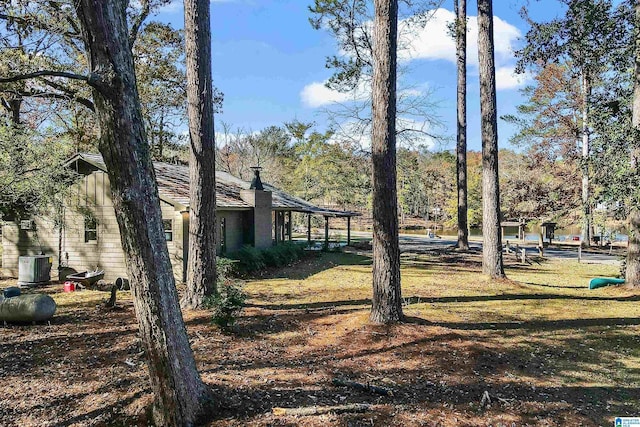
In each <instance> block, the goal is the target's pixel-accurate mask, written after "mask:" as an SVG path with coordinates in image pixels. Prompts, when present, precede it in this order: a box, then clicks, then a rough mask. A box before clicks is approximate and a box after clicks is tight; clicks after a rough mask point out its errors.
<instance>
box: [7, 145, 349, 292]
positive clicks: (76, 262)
mask: <svg viewBox="0 0 640 427" xmlns="http://www.w3.org/2000/svg"><path fill="white" fill-rule="evenodd" d="M65 166H66V167H69V168H73V169H74V170H75V171H76V172H77V173H78V174H79V175H80V177H81V179H79V180H78V181H77V182H76V183H75V184H74V185H73V186H72V187H71V188H70V191H69V195H68V196H67V197H65V201H64V203H63V206H62V208H61V209H60V208H58V209H57V211H56V210H55V209H51V210H50V212H48V213H46V214H43V215H40V216H38V217H36V218H15V219H13V220H11V221H5V222H4V224H3V226H2V249H3V251H2V267H3V270H4V271H3V273H4V274H6V275H10V276H14V277H15V276H17V274H18V271H17V270H18V257H19V256H22V255H36V254H41V253H44V254H46V255H50V256H51V257H52V258H53V267H54V268H53V270H56V267H58V268H61V267H69V268H72V269H73V270H76V271H85V270H93V269H95V268H99V269H102V270H104V271H105V279H107V280H114V279H115V278H117V277H121V276H122V277H124V276H126V267H125V260H124V254H123V251H122V247H121V242H120V233H119V229H118V224H117V221H116V215H115V211H114V208H113V204H112V201H111V195H110V189H109V177H108V175H107V172H106V166H105V164H104V161H103V160H102V157H101V156H100V155H97V154H87V153H80V154H76V155H75V156H73V157H72V158H71V159H69V160H68V161H67V162H66V164H65ZM154 169H155V173H156V180H157V182H158V190H159V194H160V205H161V209H162V218H163V224H164V232H165V237H166V240H167V246H168V248H169V255H170V257H171V263H172V265H173V272H174V275H175V277H176V280H177V281H184V280H186V266H187V257H188V247H189V244H188V239H189V233H188V230H189V168H188V166H184V165H176V164H169V163H161V162H154ZM216 203H217V210H216V217H217V218H216V219H217V223H218V227H219V228H218V231H219V232H218V235H217V249H218V253H219V254H228V253H232V252H235V251H237V250H238V249H240V248H241V247H242V246H243V245H251V246H254V247H256V248H266V247H269V246H271V245H273V244H278V243H279V242H282V241H284V240H290V239H291V238H292V213H293V212H298V213H302V214H305V215H307V218H308V221H307V227H308V230H307V238H308V239H309V240H310V239H311V216H312V215H320V216H323V217H324V218H325V240H327V239H328V223H329V218H330V217H346V218H347V220H348V223H349V224H350V218H351V216H354V215H357V214H356V213H352V212H345V211H339V210H333V209H323V208H320V207H318V206H315V205H313V204H311V203H309V202H307V201H305V200H302V199H300V198H298V197H295V196H292V195H290V194H287V193H285V192H283V191H281V190H279V189H277V188H275V187H273V186H270V185H268V184H262V183H261V181H260V175H259V168H255V177H254V180H253V182H251V183H250V182H247V181H243V180H241V179H239V178H236V177H234V176H232V175H230V174H228V173H225V172H216ZM348 234H349V235H350V233H348Z"/></svg>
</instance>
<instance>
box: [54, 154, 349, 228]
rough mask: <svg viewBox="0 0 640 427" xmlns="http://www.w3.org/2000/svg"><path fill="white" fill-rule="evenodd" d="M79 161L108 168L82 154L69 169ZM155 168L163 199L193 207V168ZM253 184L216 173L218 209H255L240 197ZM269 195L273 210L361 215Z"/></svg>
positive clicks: (268, 187) (95, 157)
mask: <svg viewBox="0 0 640 427" xmlns="http://www.w3.org/2000/svg"><path fill="white" fill-rule="evenodd" d="M78 161H84V162H85V163H87V164H89V165H92V166H93V167H95V168H97V169H100V170H102V171H104V172H106V171H107V167H106V165H105V163H104V160H103V159H102V156H101V155H100V154H91V153H78V154H76V155H75V156H73V157H72V158H70V159H69V160H67V162H66V163H65V166H69V165H72V164H74V163H75V162H78ZM153 168H154V170H155V173H156V181H157V182H158V192H159V193H160V198H161V199H162V200H164V201H166V202H167V203H170V204H172V205H176V204H179V205H182V206H184V207H187V206H189V167H188V166H185V165H177V164H171V163H163V162H153ZM250 186H251V183H250V182H248V181H244V180H242V179H240V178H237V177H235V176H233V175H231V174H229V173H227V172H222V171H216V205H217V207H218V209H221V210H233V209H236V210H237V209H251V208H252V206H251V205H249V204H248V203H246V202H245V201H244V200H242V198H241V197H240V191H241V190H248V189H249V187H250ZM264 189H265V191H271V197H272V209H274V210H284V211H289V210H290V211H295V212H303V213H310V214H314V215H323V216H331V217H347V216H356V215H359V213H356V212H347V211H340V210H335V209H324V208H320V207H318V206H315V205H313V204H312V203H310V202H308V201H306V200H303V199H301V198H299V197H296V196H292V195H291V194H287V193H285V192H284V191H282V190H280V189H278V188H276V187H274V186H272V185H269V184H266V183H265V184H264Z"/></svg>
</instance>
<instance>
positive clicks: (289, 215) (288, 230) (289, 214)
mask: <svg viewBox="0 0 640 427" xmlns="http://www.w3.org/2000/svg"><path fill="white" fill-rule="evenodd" d="M287 216H288V217H289V224H288V225H287V233H289V241H291V240H292V239H293V236H292V235H291V234H292V233H291V231H292V230H293V226H292V224H291V211H289V212H288V215H287Z"/></svg>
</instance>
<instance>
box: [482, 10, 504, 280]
mask: <svg viewBox="0 0 640 427" xmlns="http://www.w3.org/2000/svg"><path fill="white" fill-rule="evenodd" d="M478 60H479V66H480V67H479V71H480V115H481V129H482V237H483V244H482V272H483V273H484V274H487V275H489V276H490V277H492V278H497V277H504V276H505V274H504V267H503V263H502V236H501V230H500V186H499V180H498V123H497V103H496V67H495V59H494V43H493V5H492V0H478Z"/></svg>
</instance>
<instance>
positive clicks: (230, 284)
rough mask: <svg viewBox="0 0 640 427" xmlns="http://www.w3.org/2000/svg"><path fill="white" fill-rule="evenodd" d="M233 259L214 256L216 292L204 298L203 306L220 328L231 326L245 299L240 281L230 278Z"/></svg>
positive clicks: (245, 295) (232, 269) (232, 270)
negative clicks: (216, 278)
mask: <svg viewBox="0 0 640 427" xmlns="http://www.w3.org/2000/svg"><path fill="white" fill-rule="evenodd" d="M234 264H235V261H233V260H231V259H228V258H220V257H218V258H216V272H217V277H218V280H217V282H218V283H217V288H218V289H217V291H218V292H217V293H215V294H214V295H211V296H207V297H205V298H204V307H205V308H206V309H207V310H210V311H211V318H212V322H213V323H214V324H215V325H218V326H220V327H221V328H227V327H229V326H232V325H233V324H234V323H235V321H236V318H237V317H238V315H239V314H240V311H241V310H242V307H243V306H244V304H245V301H246V300H247V294H246V293H245V292H244V290H243V288H242V282H240V281H238V280H234V279H232V275H233V272H234V269H235V267H234Z"/></svg>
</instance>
